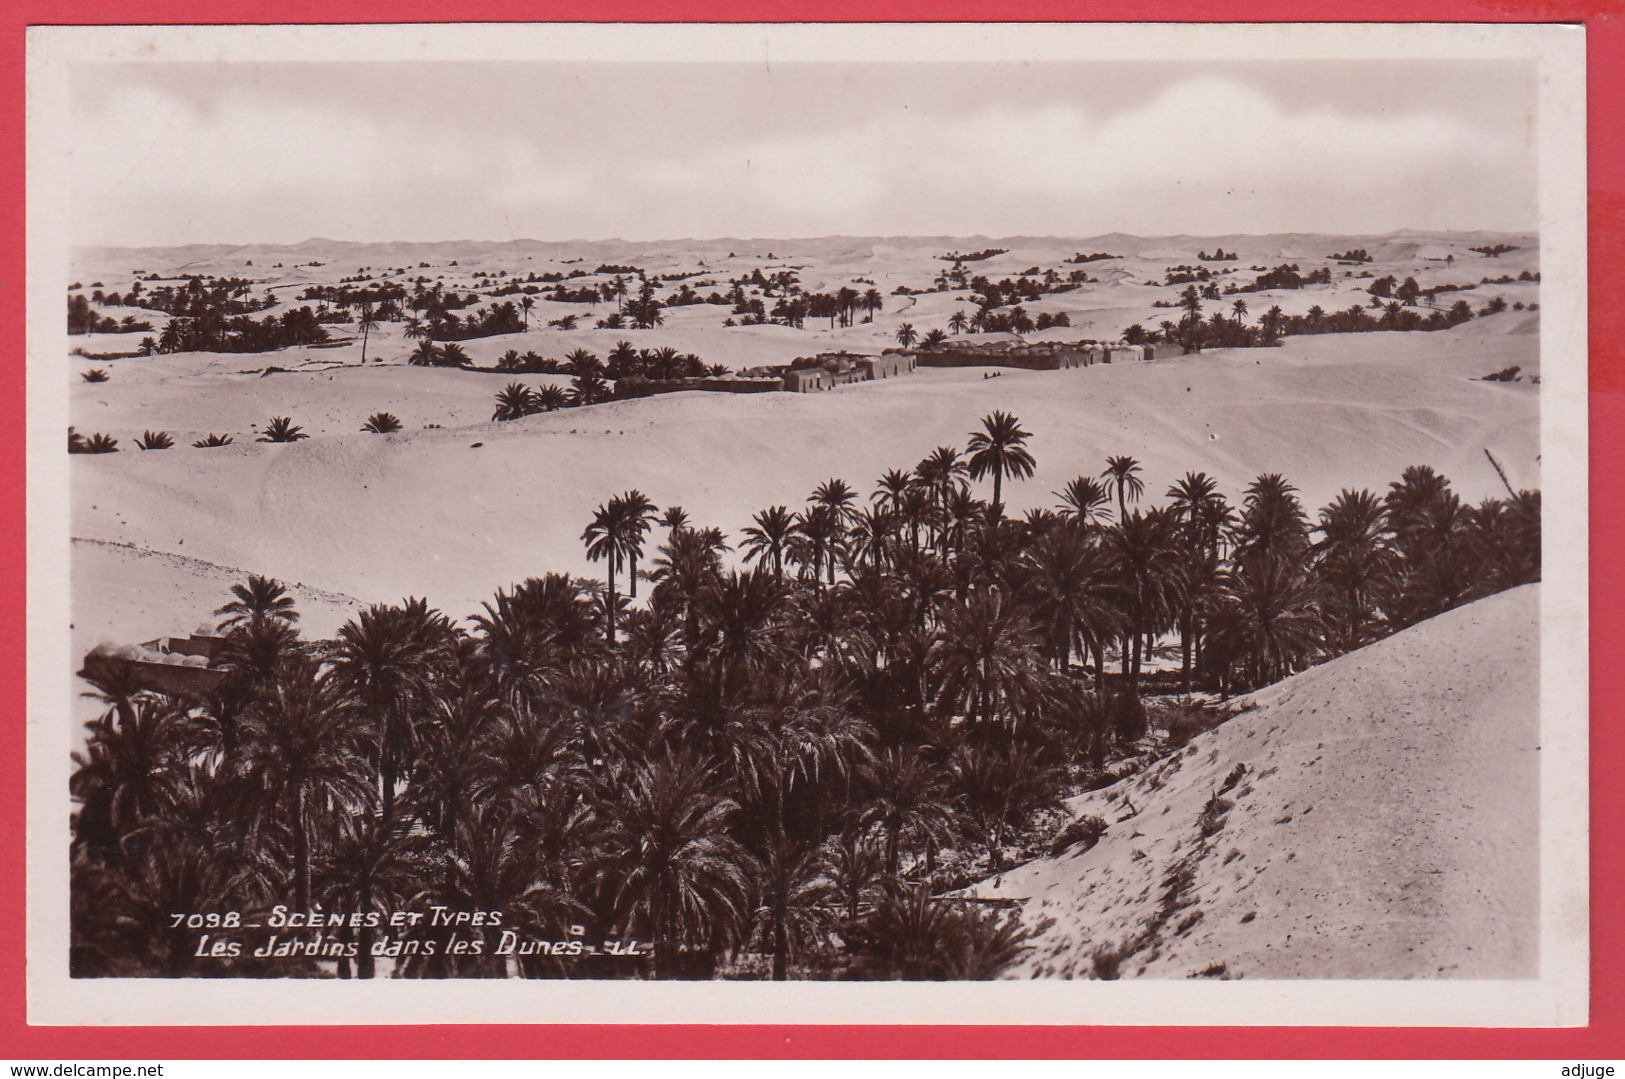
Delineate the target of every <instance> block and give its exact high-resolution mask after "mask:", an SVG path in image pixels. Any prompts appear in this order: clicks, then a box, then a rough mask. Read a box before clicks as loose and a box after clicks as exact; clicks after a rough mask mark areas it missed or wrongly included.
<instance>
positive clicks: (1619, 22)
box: [0, 0, 1625, 1061]
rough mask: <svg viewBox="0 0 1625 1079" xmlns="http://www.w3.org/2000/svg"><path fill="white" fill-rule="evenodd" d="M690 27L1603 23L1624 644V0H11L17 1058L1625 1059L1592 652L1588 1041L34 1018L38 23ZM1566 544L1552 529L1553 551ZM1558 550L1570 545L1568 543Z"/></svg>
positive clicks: (1607, 636) (1594, 199) (1604, 511)
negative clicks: (30, 841)
mask: <svg viewBox="0 0 1625 1079" xmlns="http://www.w3.org/2000/svg"><path fill="white" fill-rule="evenodd" d="M226 15H231V16H235V17H237V18H240V19H241V21H243V22H249V23H272V22H302V23H345V22H384V21H390V22H413V21H423V22H443V21H448V20H461V21H477V22H503V21H516V22H522V21H534V20H539V19H548V20H559V21H572V22H607V21H637V22H646V21H666V20H670V21H692V20H696V19H711V20H717V21H729V22H756V21H855V22H875V21H959V20H965V21H978V20H989V19H997V20H1000V21H1016V22H1029V21H1049V20H1059V21H1072V20H1106V21H1136V22H1144V21H1220V20H1225V21H1230V20H1235V19H1238V18H1247V19H1249V20H1254V21H1260V22H1273V21H1300V20H1302V19H1304V18H1306V17H1311V16H1312V17H1313V18H1314V19H1315V21H1368V20H1372V21H1401V22H1410V21H1429V22H1535V21H1538V22H1559V21H1561V22H1584V23H1585V24H1586V26H1587V29H1588V36H1587V40H1588V46H1587V51H1588V71H1589V73H1590V88H1589V101H1588V106H1589V125H1590V131H1589V136H1590V137H1589V142H1590V166H1589V167H1590V176H1589V193H1590V204H1591V221H1590V228H1591V291H1592V296H1593V297H1595V298H1597V299H1598V300H1600V301H1601V302H1594V303H1593V304H1592V306H1591V311H1590V319H1591V380H1592V381H1591V447H1592V461H1591V476H1592V499H1591V504H1592V506H1593V516H1592V528H1591V541H1592V547H1591V564H1592V567H1593V597H1594V600H1593V610H1592V626H1593V641H1594V642H1608V641H1619V640H1622V639H1625V610H1621V609H1620V608H1618V607H1615V606H1613V605H1612V604H1610V603H1608V602H1607V601H1608V600H1609V599H1612V598H1614V597H1617V596H1619V595H1620V594H1621V586H1622V585H1625V528H1622V527H1621V526H1625V510H1622V509H1621V506H1622V505H1625V499H1622V496H1625V489H1622V483H1621V477H1622V476H1625V438H1622V436H1621V433H1620V432H1621V431H1622V430H1625V362H1622V358H1621V353H1622V351H1625V350H1622V347H1621V341H1622V339H1625V307H1622V305H1620V304H1619V303H1618V299H1617V298H1618V297H1619V296H1620V295H1621V293H1622V292H1625V232H1622V218H1625V170H1622V168H1621V164H1622V162H1625V145H1622V139H1625V130H1622V126H1625V125H1622V123H1621V120H1622V116H1625V3H1622V0H1363V2H1362V0H1322V2H1321V3H1318V4H1315V5H1312V6H1311V5H1305V4H1303V3H1301V2H1300V0H1243V2H1241V3H1234V2H1232V3H1228V4H1222V5H1221V4H1218V3H1213V2H1210V0H1139V2H1133V0H1105V2H1099V0H1096V2H1085V3H1078V2H1070V3H1069V2H1067V0H1003V2H996V3H990V2H988V0H748V2H744V3H740V2H737V0H552V2H547V3H535V2H531V3H525V2H520V0H451V2H446V0H391V2H387V3H386V2H384V0H277V2H276V3H272V4H266V5H264V6H263V7H261V6H259V5H256V6H255V7H254V8H253V9H251V10H248V9H243V8H241V7H239V5H223V4H218V3H213V4H211V3H208V2H207V0H72V2H70V3H61V2H54V3H53V2H52V0H13V2H12V3H11V4H10V5H7V6H6V8H5V10H4V11H3V12H0V148H4V149H5V150H6V151H9V152H7V153H5V154H4V155H3V156H0V195H3V196H4V197H3V199H0V239H3V241H4V242H3V243H0V357H3V358H0V462H3V463H0V558H3V562H0V629H3V636H0V639H3V640H6V641H9V642H12V644H11V645H10V646H9V647H6V648H3V649H0V702H4V704H5V705H6V707H5V708H4V711H3V712H0V716H3V719H4V722H3V724H0V762H4V763H3V764H0V769H3V771H0V777H3V778H6V779H10V780H12V782H9V783H0V864H3V866H4V868H5V869H6V870H9V872H4V873H0V1057H10V1058H37V1059H42V1060H43V1059H47V1058H50V1059H54V1060H64V1059H69V1060H72V1059H78V1060H89V1059H95V1058H124V1059H194V1058H197V1059H207V1058H222V1057H224V1058H241V1057H267V1058H278V1057H280V1058H288V1057H304V1058H343V1059H372V1058H390V1059H396V1058H419V1057H423V1058H441V1057H448V1058H455V1057H463V1058H476V1059H477V1058H484V1059H494V1058H525V1057H572V1058H576V1057H623V1058H624V1057H748V1058H760V1057H787V1058H816V1057H945V1058H953V1057H965V1058H982V1057H1004V1056H1019V1057H1033V1058H1051V1057H1093V1058H1135V1057H1147V1056H1150V1057H1155V1058H1175V1059H1185V1058H1257V1057H1277V1058H1294V1057H1332V1058H1369V1057H1387V1058H1547V1059H1557V1058H1562V1059H1567V1060H1583V1061H1597V1060H1599V1059H1620V1058H1622V1057H1625V1036H1622V1035H1625V1022H1622V1019H1625V993H1622V988H1625V985H1622V983H1625V934H1622V932H1621V921H1620V918H1619V915H1618V906H1617V904H1613V903H1610V902H1609V897H1611V896H1615V895H1618V894H1620V892H1621V890H1622V888H1621V886H1622V885H1625V872H1622V861H1621V856H1620V852H1621V850H1622V847H1625V843H1622V840H1625V828H1622V825H1621V821H1622V820H1625V813H1622V809H1625V784H1621V783H1620V782H1618V780H1617V779H1615V777H1613V776H1612V775H1611V774H1610V772H1609V770H1608V769H1609V767H1610V765H1611V764H1612V763H1613V762H1614V761H1615V760H1618V759H1621V757H1622V756H1625V752H1622V751H1625V726H1622V725H1621V724H1620V723H1619V722H1618V720H1619V718H1620V715H1619V707H1618V705H1619V701H1620V699H1621V689H1622V688H1625V671H1622V668H1619V667H1616V666H1615V665H1614V662H1613V661H1614V655H1615V653H1617V649H1614V650H1607V649H1605V647H1603V646H1599V645H1598V644H1596V643H1594V644H1593V646H1592V672H1593V673H1592V694H1593V700H1594V702H1595V705H1594V708H1593V717H1594V722H1593V725H1592V727H1593V729H1592V741H1591V759H1592V761H1593V765H1592V773H1591V775H1592V786H1591V791H1592V795H1591V797H1592V801H1591V806H1592V809H1591V843H1592V878H1591V879H1592V894H1593V895H1594V896H1596V897H1598V899H1599V901H1598V902H1597V903H1595V904H1594V907H1595V912H1596V913H1595V915H1594V918H1593V922H1592V1012H1591V1014H1592V1021H1591V1025H1590V1026H1589V1027H1586V1028H1581V1029H1573V1030H1534V1031H1529V1030H1465V1029H1449V1030H1391V1029H1380V1030H1373V1029H1361V1028H1350V1027H1341V1028H1286V1027H1275V1028H1262V1029H1261V1028H1239V1027H1228V1028H1143V1027H1142V1028H1134V1027H1088V1028H1065V1027H991V1028H981V1027H947V1028H943V1027H934V1028H927V1027H832V1026H820V1027H773V1026H749V1027H742V1026H734V1027H725V1026H690V1027H630V1026H601V1027H579V1026H577V1027H560V1026H530V1027H521V1026H441V1027H346V1028H338V1029H335V1028H325V1027H259V1028H206V1027H150V1028H79V1027H30V1026H28V1025H27V1021H26V1017H25V1016H26V1001H25V991H24V972H25V959H24V955H25V914H24V901H23V900H24V888H23V873H22V868H23V865H24V826H23V821H24V791H23V784H22V782H21V779H22V772H23V761H24V743H25V736H24V731H25V728H24V723H23V718H24V714H25V712H24V691H25V673H24V653H23V649H22V648H21V647H18V646H17V643H16V642H22V641H25V640H26V639H27V633H26V629H25V623H24V591H25V589H24V583H25V579H26V578H25V569H24V546H25V544H24V525H23V519H24V518H23V515H24V457H23V443H24V437H23V432H24V419H25V409H24V396H23V381H24V380H23V367H24V364H23V362H22V358H23V355H24V332H23V328H24V323H25V318H24V300H23V288H22V285H23V281H24V235H25V215H24V152H23V149H24V95H23V85H24V28H25V27H26V26H28V25H30V24H63V23H69V24H95V23H116V24H139V23H187V22H199V23H203V22H220V21H222V18H223V16H226ZM1556 539H1560V538H1559V537H1554V540H1556ZM1554 549H1555V547H1554Z"/></svg>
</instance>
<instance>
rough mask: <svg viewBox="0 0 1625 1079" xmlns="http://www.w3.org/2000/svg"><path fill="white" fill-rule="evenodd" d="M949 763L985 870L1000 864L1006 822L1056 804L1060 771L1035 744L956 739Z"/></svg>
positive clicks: (1017, 821) (996, 869) (1010, 823)
mask: <svg viewBox="0 0 1625 1079" xmlns="http://www.w3.org/2000/svg"><path fill="white" fill-rule="evenodd" d="M949 768H950V774H951V775H952V777H953V779H952V789H953V791H954V792H955V793H956V794H957V795H958V797H959V800H960V803H961V805H962V806H963V813H964V816H965V818H966V819H967V820H968V821H969V822H970V824H971V825H972V829H973V834H976V835H978V836H979V838H980V839H981V840H982V842H984V843H985V844H987V869H988V872H990V873H997V872H999V871H1000V870H1001V869H1003V868H1004V851H1003V847H1004V837H1005V834H1006V833H1007V832H1008V831H1009V829H1010V828H1011V827H1019V826H1020V825H1021V824H1022V823H1024V822H1025V821H1027V820H1029V819H1030V818H1031V817H1033V816H1034V815H1036V814H1038V813H1040V812H1044V811H1046V810H1053V809H1056V808H1059V806H1060V805H1061V797H1060V796H1061V791H1062V784H1063V782H1064V778H1065V777H1064V776H1063V775H1062V773H1061V771H1060V769H1059V768H1058V767H1057V766H1056V765H1055V764H1054V763H1052V762H1050V761H1048V760H1046V759H1045V757H1044V753H1043V750H1042V749H1040V748H1038V747H1035V746H1028V745H1013V746H1011V747H1010V748H1009V749H1008V750H1002V749H995V750H987V749H982V748H979V747H975V746H971V745H962V746H960V747H959V748H958V749H957V750H955V752H954V755H953V758H952V760H951V762H950V765H949Z"/></svg>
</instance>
